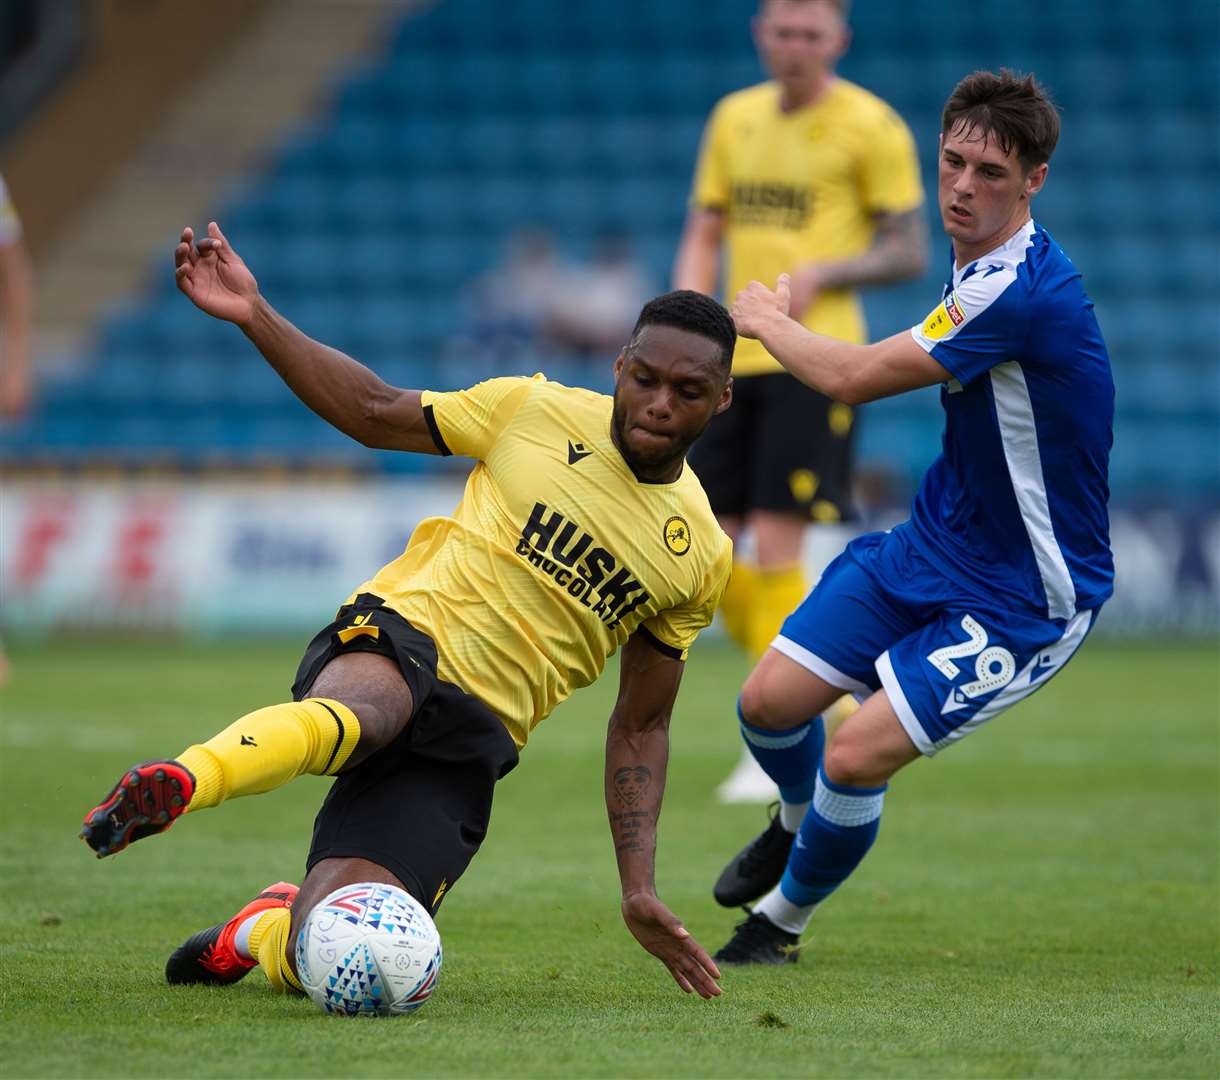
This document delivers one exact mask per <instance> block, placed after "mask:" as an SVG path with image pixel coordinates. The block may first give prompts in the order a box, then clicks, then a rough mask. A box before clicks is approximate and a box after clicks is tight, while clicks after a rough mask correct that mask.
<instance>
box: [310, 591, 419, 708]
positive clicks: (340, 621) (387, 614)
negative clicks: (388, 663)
mask: <svg viewBox="0 0 1220 1080" xmlns="http://www.w3.org/2000/svg"><path fill="white" fill-rule="evenodd" d="M353 634H354V636H353ZM345 637H346V639H347V640H344V638H345ZM347 652H373V653H379V654H380V655H382V656H386V657H388V658H389V659H391V660H393V661H394V663H395V664H397V665H398V670H399V671H400V672H401V673H402V677H403V680H404V681H405V682H406V684H407V687H408V688H409V689H410V691H411V697H412V699H413V700H414V701H415V702H416V707H417V708H418V707H419V704H420V703H422V702H423V701H425V700H427V698H428V695H429V694H431V693H432V688H433V686H434V685H435V684H436V643H435V642H434V641H433V640H432V639H431V638H430V637H429V636H428V635H427V634H425V633H424V632H423V631H422V630H418V629H416V628H415V627H414V626H412V625H411V624H410V623H409V622H407V620H406V619H405V618H403V616H402V615H400V614H399V613H398V612H397V611H395V610H394V609H393V608H388V607H386V606H385V605H384V604H383V603H382V600H381V597H380V596H374V595H373V594H372V593H361V594H360V595H359V596H357V597H356V599H355V600H353V601H352V602H351V603H350V604H344V605H343V607H341V608H340V609H339V611H338V613H337V614H336V616H335V621H334V622H332V623H331V624H330V625H329V626H326V627H323V629H322V630H320V631H319V632H318V633H317V634H315V635H314V638H313V640H312V641H310V643H309V645H308V646H307V647H306V649H305V655H304V656H303V657H302V658H301V663H300V666H299V667H298V668H297V674H296V679H295V680H294V681H293V684H292V699H293V700H294V701H300V700H301V699H302V698H305V697H308V696H309V692H310V690H311V689H312V688H313V684H314V682H315V680H316V679H317V677H318V675H319V674H320V673H321V671H322V669H323V668H324V667H326V665H327V664H329V663H330V662H331V661H332V660H333V659H334V658H335V657H336V656H338V655H339V654H340V653H347Z"/></svg>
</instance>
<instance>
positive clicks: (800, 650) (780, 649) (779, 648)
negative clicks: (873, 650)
mask: <svg viewBox="0 0 1220 1080" xmlns="http://www.w3.org/2000/svg"><path fill="white" fill-rule="evenodd" d="M771 648H773V649H774V650H775V651H776V652H777V653H783V654H784V655H785V656H786V657H788V659H789V660H795V661H796V662H797V663H798V664H800V665H801V667H803V668H804V669H805V670H806V671H812V672H813V673H814V674H815V675H816V676H817V677H818V678H819V679H821V680H822V681H823V682H828V683H830V685H831V686H833V687H835V689H837V690H847V691H848V692H850V693H853V694H869V693H871V692H872V691H871V690H870V689H869V688H868V687H867V686H866V685H865V684H864V683H862V682H860V681H859V680H858V679H853V678H852V677H851V676H850V675H845V674H844V673H843V672H841V671H840V670H839V669H838V668H836V667H834V666H833V665H832V664H828V663H827V662H826V661H825V660H823V659H822V658H821V657H820V656H817V655H815V654H814V653H811V652H810V651H809V650H808V649H806V648H805V647H804V646H803V645H798V644H797V643H796V642H795V641H793V640H792V639H791V638H786V637H784V635H783V634H779V635H778V636H777V637H776V638H775V640H774V641H772V642H771Z"/></svg>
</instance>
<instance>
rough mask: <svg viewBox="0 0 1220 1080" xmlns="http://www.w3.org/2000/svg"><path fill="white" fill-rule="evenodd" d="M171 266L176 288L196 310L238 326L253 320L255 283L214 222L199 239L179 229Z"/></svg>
mask: <svg viewBox="0 0 1220 1080" xmlns="http://www.w3.org/2000/svg"><path fill="white" fill-rule="evenodd" d="M174 267H175V270H174V277H175V279H176V280H177V282H178V288H179V289H181V290H182V291H183V292H184V293H186V295H187V296H188V297H189V298H190V300H191V303H193V304H194V305H195V306H196V307H198V308H200V309H202V310H203V311H206V312H207V313H208V314H209V315H214V316H215V317H216V318H218V319H225V320H227V321H228V322H232V323H237V324H238V325H241V324H243V323H247V322H249V321H250V319H251V318H252V317H253V315H254V307H255V304H256V303H257V301H258V282H257V281H255V280H254V275H253V274H252V273H250V271H249V269H248V268H247V267H246V264H245V263H244V262H242V260H241V256H240V255H238V254H237V252H236V251H234V250H233V249H232V248H231V247H230V246H229V242H228V241H227V240H226V239H225V237H224V233H222V232H221V231H220V226H219V225H217V224H216V222H214V221H212V222H209V223H208V235H207V236H206V237H201V238H200V239H199V240H196V239H195V231H194V230H193V229H191V228H190V227H189V226H188V227H187V228H185V229H183V230H182V240H181V242H180V243H179V244H178V246H177V247H176V248H175V249H174Z"/></svg>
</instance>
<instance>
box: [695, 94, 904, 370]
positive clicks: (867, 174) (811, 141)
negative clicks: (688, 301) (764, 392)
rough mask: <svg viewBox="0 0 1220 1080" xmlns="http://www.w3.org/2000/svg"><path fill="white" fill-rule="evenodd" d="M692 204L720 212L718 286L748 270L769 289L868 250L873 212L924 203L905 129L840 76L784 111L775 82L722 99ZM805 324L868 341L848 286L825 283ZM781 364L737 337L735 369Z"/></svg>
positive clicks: (732, 287) (738, 285)
mask: <svg viewBox="0 0 1220 1080" xmlns="http://www.w3.org/2000/svg"><path fill="white" fill-rule="evenodd" d="M692 201H693V203H694V204H695V205H696V206H701V207H706V208H708V209H716V210H721V211H723V212H724V214H725V215H726V220H725V254H726V265H725V273H724V284H725V295H726V297H727V299H728V300H729V301H730V302H731V301H732V299H733V297H734V296H736V295H737V292H738V290H740V289H742V288H744V287H745V286H746V285H748V284H749V283H750V281H751V280H753V279H755V278H756V279H758V280H759V281H762V282H764V283H765V284H767V285H771V286H774V284H775V280H776V278H778V277H779V275H780V274H781V273H783V272H785V271H791V270H793V269H795V268H796V267H797V266H799V265H801V264H802V263H806V262H811V261H818V260H822V261H825V260H836V259H847V258H851V257H852V256H854V255H859V254H861V253H862V252H864V251H866V250H867V249H868V246H869V244H870V243H871V242H872V238H873V215H874V214H877V213H884V212H893V213H901V212H903V211H906V210H912V209H914V208H915V207H917V206H919V205H920V203H922V202H923V186H922V184H921V182H920V178H919V159H918V155H917V154H916V152H915V142H914V140H913V139H912V137H911V132H910V130H909V129H908V128H907V126H906V124H904V123H903V121H902V119H901V118H900V117H899V116H898V114H897V113H896V112H894V110H893V109H891V108H890V107H889V106H888V105H887V104H886V103H885V102H884V101H882V100H881V99H880V98H879V97H876V96H875V95H873V94H870V93H869V92H868V91H867V90H864V89H863V88H861V87H859V86H856V85H855V84H854V83H850V82H847V81H846V80H844V79H837V80H836V81H835V82H834V83H832V84H831V86H830V88H829V89H828V90H827V91H826V93H825V94H823V95H822V97H820V98H819V99H818V100H817V101H815V102H814V103H813V104H812V105H807V106H805V107H804V108H801V109H794V110H793V111H791V112H782V111H781V110H780V88H779V84H778V83H774V82H767V83H762V84H760V85H758V86H752V87H749V88H748V89H745V90H739V91H738V92H737V93H734V94H730V95H728V97H725V98H723V99H722V100H721V101H720V103H719V104H718V105H717V106H716V108H715V110H714V111H713V113H712V116H711V119H709V120H708V123H707V128H706V130H705V131H704V135H703V144H702V146H701V148H700V151H699V163H698V166H697V168H696V171H695V186H694V193H693V196H692ZM802 321H803V322H804V324H805V325H806V326H807V327H809V328H810V329H811V330H816V331H818V332H819V333H823V334H829V335H830V336H832V337H837V338H840V339H842V340H844V341H854V342H864V341H866V340H867V332H868V331H867V329H866V327H865V325H864V312H863V310H862V308H861V305H860V300H859V297H858V296H857V294H856V292H855V291H854V290H848V289H839V290H828V291H826V292H823V293H822V294H821V296H820V297H819V298H818V300H817V302H816V303H815V304H814V305H813V306H812V307H811V308H810V310H809V311H807V312H806V313H805V315H804V317H803V319H802ZM780 370H782V368H781V367H780V365H779V363H778V362H777V361H776V360H775V359H773V358H772V357H771V356H770V355H769V354H768V353H767V351H766V350H765V349H764V348H763V347H762V345H761V344H760V343H759V342H757V341H752V340H749V339H746V338H742V339H740V340H739V341H738V342H737V351H736V353H735V354H734V358H733V374H734V375H755V374H760V373H762V372H767V371H780Z"/></svg>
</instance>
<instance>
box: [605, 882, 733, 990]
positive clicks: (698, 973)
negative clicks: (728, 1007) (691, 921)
mask: <svg viewBox="0 0 1220 1080" xmlns="http://www.w3.org/2000/svg"><path fill="white" fill-rule="evenodd" d="M623 922H625V923H626V924H627V929H628V930H630V931H631V933H632V934H633V935H634V936H635V939H636V941H638V942H639V943H640V944H641V945H643V946H644V948H645V949H647V950H648V951H649V952H650V953H652V955H653V956H655V957H656V958H657V959H658V960H660V961H661V963H662V964H664V965H665V966H666V967H667V968H668V969H669V973H670V974H671V975H672V976H673V977H674V982H676V983H677V984H678V985H679V986H680V987H682V989H683V990H685V991H686V992H687V993H688V994H689V993H691V992H692V991H695V992H696V993H698V994H699V996H700V997H702V998H713V997H719V996H720V987H719V986H717V985H716V980H717V979H719V978H720V969H719V968H718V967H716V964H715V962H714V961H713V960H712V958H711V957H710V956H708V954H707V952H706V951H705V950H704V948H703V946H702V945H700V944H699V942H697V941H696V940H695V939H694V938H693V937H691V936H690V931H689V930H687V929H686V927H685V926H683V925H682V921H681V920H680V919H679V918H678V916H677V915H675V914H674V913H673V912H672V911H670V910H669V908H667V907H666V906H665V905H664V904H662V903H661V901H660V900H659V899H658V898H657V897H656V896H653V895H651V894H643V893H634V894H632V895H631V896H624V897H623Z"/></svg>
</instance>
